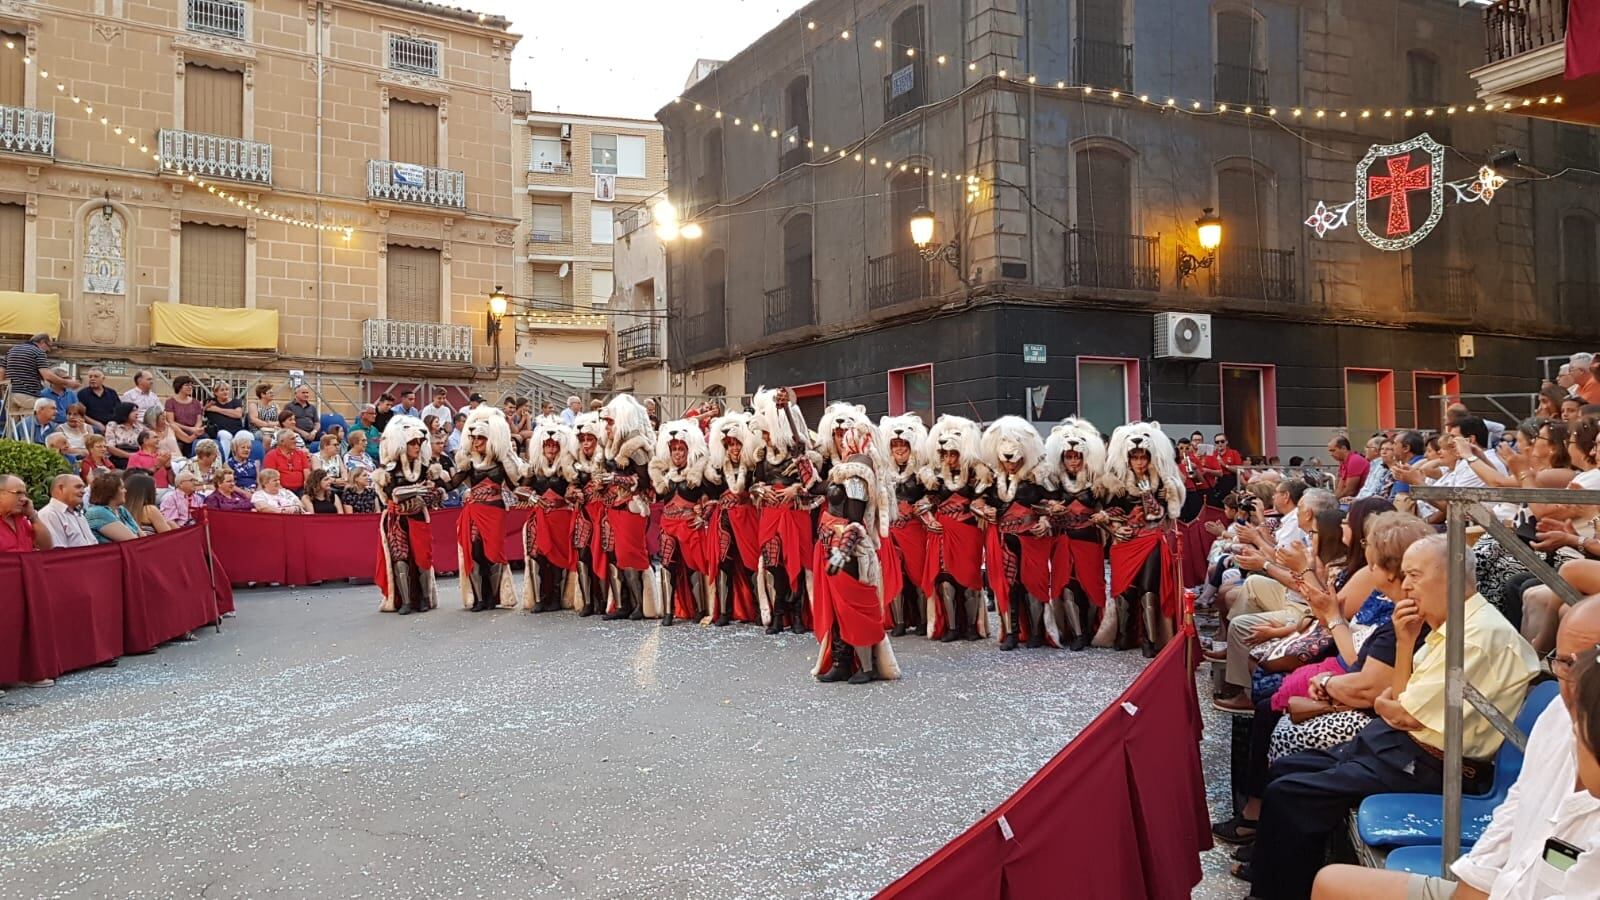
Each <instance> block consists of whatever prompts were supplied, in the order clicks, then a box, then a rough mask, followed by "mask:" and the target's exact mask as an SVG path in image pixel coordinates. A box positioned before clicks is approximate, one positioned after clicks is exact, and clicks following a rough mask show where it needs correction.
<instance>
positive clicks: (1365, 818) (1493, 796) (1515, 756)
mask: <svg viewBox="0 0 1600 900" xmlns="http://www.w3.org/2000/svg"><path fill="white" fill-rule="evenodd" d="M1559 692H1560V689H1559V687H1558V686H1557V684H1556V682H1554V681H1545V682H1542V683H1540V684H1538V685H1535V686H1534V687H1533V688H1532V689H1530V690H1529V691H1528V696H1527V698H1526V699H1525V700H1524V701H1523V703H1522V711H1521V712H1519V713H1517V720H1516V722H1517V728H1519V729H1520V730H1521V731H1522V733H1523V734H1528V733H1530V732H1532V731H1533V723H1534V722H1536V721H1538V719H1539V715H1540V714H1541V713H1543V712H1544V708H1545V706H1547V705H1549V703H1550V701H1552V700H1554V699H1555V698H1556V695H1557V694H1558V693H1559ZM1521 772H1522V751H1521V750H1518V749H1517V747H1516V745H1515V744H1513V743H1511V742H1510V741H1506V742H1504V743H1502V744H1501V745H1500V750H1499V752H1498V753H1496V754H1495V758H1494V782H1493V783H1492V784H1491V785H1490V786H1489V791H1488V793H1484V794H1469V795H1467V796H1464V797H1462V798H1461V845H1462V846H1463V847H1470V846H1472V845H1473V844H1474V843H1476V842H1477V840H1478V838H1479V837H1480V836H1481V835H1482V834H1483V830H1484V829H1485V828H1487V827H1489V820H1490V819H1492V818H1494V811H1495V808H1496V807H1498V806H1499V805H1500V803H1501V801H1503V800H1505V798H1506V794H1507V793H1509V792H1510V790H1511V785H1512V784H1513V783H1514V782H1516V780H1517V775H1518V774H1520V773H1521ZM1356 833H1357V834H1358V835H1360V837H1361V840H1362V841H1363V842H1365V843H1366V845H1367V846H1369V847H1414V846H1419V845H1427V844H1433V845H1439V844H1442V843H1443V842H1444V797H1443V796H1441V795H1439V794H1377V795H1374V796H1371V797H1368V798H1367V799H1365V800H1363V801H1362V802H1361V808H1360V810H1358V811H1357V812H1356ZM1436 866H1437V863H1436ZM1433 874H1438V873H1437V871H1435V872H1434V873H1433Z"/></svg>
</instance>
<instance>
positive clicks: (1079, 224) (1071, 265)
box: [1067, 143, 1160, 290]
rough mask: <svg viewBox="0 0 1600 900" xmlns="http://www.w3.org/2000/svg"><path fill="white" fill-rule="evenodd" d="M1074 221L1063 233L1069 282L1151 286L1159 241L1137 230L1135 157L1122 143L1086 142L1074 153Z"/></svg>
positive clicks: (1137, 287) (1155, 280)
mask: <svg viewBox="0 0 1600 900" xmlns="http://www.w3.org/2000/svg"><path fill="white" fill-rule="evenodd" d="M1073 184H1074V187H1075V195H1076V203H1075V210H1076V215H1075V221H1074V224H1073V228H1072V230H1071V231H1070V232H1069V233H1068V235H1067V254H1068V260H1067V266H1068V271H1067V276H1068V283H1069V284H1081V285H1089V286H1093V287H1109V288H1120V289H1123V290H1155V289H1156V288H1158V287H1159V286H1160V283H1159V278H1160V275H1159V261H1158V259H1157V250H1158V247H1157V244H1156V242H1155V241H1151V240H1147V239H1146V238H1144V237H1143V236H1142V235H1138V234H1135V233H1134V232H1135V226H1134V222H1133V158H1132V156H1131V154H1130V153H1129V152H1128V151H1126V150H1124V149H1122V148H1120V147H1114V146H1109V145H1105V144H1097V143H1090V144H1085V145H1083V146H1080V147H1078V149H1077V150H1076V151H1075V152H1074V154H1073Z"/></svg>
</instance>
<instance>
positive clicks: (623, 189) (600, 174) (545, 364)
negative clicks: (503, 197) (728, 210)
mask: <svg viewBox="0 0 1600 900" xmlns="http://www.w3.org/2000/svg"><path fill="white" fill-rule="evenodd" d="M514 94H515V101H514V102H515V112H516V123H515V124H516V129H515V132H514V138H513V143H514V146H515V156H514V158H515V167H516V172H517V181H518V183H517V185H516V188H515V189H514V190H515V193H516V195H517V214H518V217H519V219H520V220H521V224H520V225H519V226H518V227H517V231H516V248H517V262H518V265H517V279H516V282H515V289H514V290H512V291H511V292H512V293H514V294H515V296H516V297H517V298H518V299H517V300H516V301H514V303H513V308H514V311H515V313H516V317H515V323H516V329H515V331H516V342H517V343H516V362H517V365H518V366H519V367H521V368H523V369H524V370H527V371H529V372H531V373H533V376H534V377H532V378H530V379H528V381H529V382H534V381H537V383H539V384H541V385H548V386H550V387H552V388H553V387H555V385H554V384H552V381H558V382H561V383H564V384H567V385H571V387H572V388H573V389H574V390H577V391H578V392H580V393H581V392H586V391H589V390H590V389H591V388H598V387H599V385H600V384H601V380H602V378H603V376H604V373H605V369H606V367H607V350H606V337H607V332H608V327H609V323H610V320H611V318H612V316H611V314H610V313H611V311H612V297H613V294H614V293H615V292H616V287H615V285H614V282H613V275H612V273H613V266H612V250H613V247H614V246H615V245H616V242H617V241H620V240H623V239H624V238H625V237H626V235H627V234H628V233H631V230H632V229H633V228H634V227H636V224H637V223H636V222H635V221H634V220H633V219H632V218H629V219H628V220H626V221H619V220H618V213H619V212H621V211H623V210H626V209H628V208H629V207H633V206H636V205H637V204H640V203H642V202H643V201H644V200H646V199H647V198H649V197H652V196H654V195H656V194H660V193H661V192H663V191H664V190H665V189H666V186H667V172H666V153H665V150H664V148H663V146H662V141H661V125H660V124H659V123H656V122H654V121H650V120H642V119H620V118H607V117H601V116H586V115H575V114H570V113H557V112H541V111H538V110H534V109H531V108H530V103H529V95H528V92H526V91H517V92H514ZM506 287H507V289H508V290H511V289H512V287H513V285H512V284H511V283H507V285H506Z"/></svg>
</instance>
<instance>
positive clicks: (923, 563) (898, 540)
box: [884, 519, 929, 593]
mask: <svg viewBox="0 0 1600 900" xmlns="http://www.w3.org/2000/svg"><path fill="white" fill-rule="evenodd" d="M928 538H929V535H928V529H927V528H924V527H923V525H922V521H921V520H920V519H908V520H907V521H906V523H905V524H904V525H896V526H894V527H892V528H890V529H889V540H888V541H886V542H885V544H884V545H885V546H887V547H890V548H892V549H893V551H894V555H895V557H896V558H895V568H898V569H902V570H904V571H905V572H909V573H911V577H913V578H916V579H918V580H919V581H920V580H921V578H922V570H923V569H925V568H926V567H927V565H928ZM887 577H888V576H887V571H886V572H885V579H887ZM887 583H888V582H887V580H886V581H885V584H886V585H887ZM887 592H888V591H887V589H886V590H885V593H887Z"/></svg>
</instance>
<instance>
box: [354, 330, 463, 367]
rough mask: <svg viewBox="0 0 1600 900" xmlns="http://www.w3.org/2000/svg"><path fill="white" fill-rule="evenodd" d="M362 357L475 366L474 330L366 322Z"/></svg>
mask: <svg viewBox="0 0 1600 900" xmlns="http://www.w3.org/2000/svg"><path fill="white" fill-rule="evenodd" d="M362 331H363V338H362V356H364V357H366V358H367V359H369V360H370V359H389V360H396V361H399V362H416V363H460V364H462V365H472V326H471V325H443V324H440V323H438V322H401V321H397V320H395V319H367V320H366V321H365V322H363V323H362Z"/></svg>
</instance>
